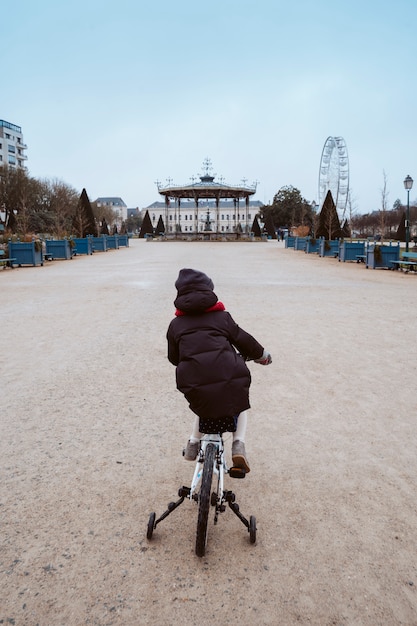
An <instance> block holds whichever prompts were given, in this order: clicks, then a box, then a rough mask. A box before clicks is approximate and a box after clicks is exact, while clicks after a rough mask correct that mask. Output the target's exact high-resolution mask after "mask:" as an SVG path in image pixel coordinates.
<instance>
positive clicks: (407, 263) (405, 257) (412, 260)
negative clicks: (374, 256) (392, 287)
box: [390, 252, 417, 274]
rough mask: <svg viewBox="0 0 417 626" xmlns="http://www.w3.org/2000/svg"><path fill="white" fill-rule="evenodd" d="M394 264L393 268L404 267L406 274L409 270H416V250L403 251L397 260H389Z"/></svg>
mask: <svg viewBox="0 0 417 626" xmlns="http://www.w3.org/2000/svg"><path fill="white" fill-rule="evenodd" d="M390 263H391V264H392V265H393V266H394V267H393V269H396V270H398V269H400V270H402V269H404V271H405V273H406V274H407V273H408V272H409V271H410V270H411V271H412V272H416V271H417V252H403V253H402V255H401V258H400V259H398V261H390Z"/></svg>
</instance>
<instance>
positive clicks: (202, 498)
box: [195, 443, 216, 557]
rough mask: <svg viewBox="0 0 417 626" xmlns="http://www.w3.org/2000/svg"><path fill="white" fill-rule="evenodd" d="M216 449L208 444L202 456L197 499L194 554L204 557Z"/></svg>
mask: <svg viewBox="0 0 417 626" xmlns="http://www.w3.org/2000/svg"><path fill="white" fill-rule="evenodd" d="M215 454H216V447H215V445H214V444H212V443H209V444H208V445H207V447H206V451H205V455H204V467H203V475H202V477H201V489H200V495H199V498H198V518H197V536H196V541H195V553H196V555H197V556H200V557H202V556H204V555H205V553H206V544H207V526H208V516H209V511H210V502H211V483H212V480H213V467H214V459H215Z"/></svg>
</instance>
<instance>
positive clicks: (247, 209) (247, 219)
mask: <svg viewBox="0 0 417 626" xmlns="http://www.w3.org/2000/svg"><path fill="white" fill-rule="evenodd" d="M245 222H246V226H245V232H247V233H248V232H249V223H248V222H249V196H245Z"/></svg>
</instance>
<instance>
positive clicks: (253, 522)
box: [249, 515, 256, 543]
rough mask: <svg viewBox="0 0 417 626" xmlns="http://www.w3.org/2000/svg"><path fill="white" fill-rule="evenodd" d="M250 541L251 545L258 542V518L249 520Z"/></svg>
mask: <svg viewBox="0 0 417 626" xmlns="http://www.w3.org/2000/svg"><path fill="white" fill-rule="evenodd" d="M249 540H250V542H251V543H255V541H256V517H255V516H254V515H251V516H250V518H249Z"/></svg>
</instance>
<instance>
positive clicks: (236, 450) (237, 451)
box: [232, 439, 250, 474]
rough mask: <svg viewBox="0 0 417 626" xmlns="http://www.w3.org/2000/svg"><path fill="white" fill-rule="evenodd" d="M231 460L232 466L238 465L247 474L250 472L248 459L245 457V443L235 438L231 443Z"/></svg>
mask: <svg viewBox="0 0 417 626" xmlns="http://www.w3.org/2000/svg"><path fill="white" fill-rule="evenodd" d="M232 461H233V467H240V468H241V469H243V470H245V472H246V473H247V474H249V472H250V467H249V463H248V459H247V458H246V450H245V444H244V443H243V441H239V439H237V440H236V441H234V442H233V444H232Z"/></svg>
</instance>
